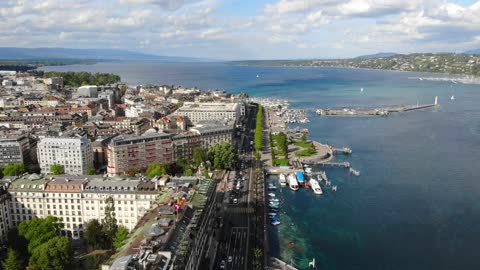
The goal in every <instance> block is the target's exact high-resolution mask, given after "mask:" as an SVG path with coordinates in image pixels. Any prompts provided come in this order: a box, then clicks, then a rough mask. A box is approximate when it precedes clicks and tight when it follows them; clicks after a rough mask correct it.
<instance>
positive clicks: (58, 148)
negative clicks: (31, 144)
mask: <svg viewBox="0 0 480 270" xmlns="http://www.w3.org/2000/svg"><path fill="white" fill-rule="evenodd" d="M37 149H38V154H37V157H38V163H39V165H40V169H41V170H42V173H50V168H51V166H52V165H54V164H60V165H63V166H64V167H65V173H66V174H72V175H84V174H86V173H87V171H88V169H90V168H93V151H92V145H91V143H90V140H89V139H87V138H85V137H56V138H43V139H41V140H40V142H39V143H38V145H37Z"/></svg>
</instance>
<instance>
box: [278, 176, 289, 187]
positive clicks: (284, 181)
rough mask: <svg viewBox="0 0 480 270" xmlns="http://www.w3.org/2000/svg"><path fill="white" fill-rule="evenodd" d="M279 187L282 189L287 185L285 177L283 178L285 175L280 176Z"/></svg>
mask: <svg viewBox="0 0 480 270" xmlns="http://www.w3.org/2000/svg"><path fill="white" fill-rule="evenodd" d="M279 181H280V186H282V187H284V186H286V185H287V177H285V174H283V173H282V174H280V179H279Z"/></svg>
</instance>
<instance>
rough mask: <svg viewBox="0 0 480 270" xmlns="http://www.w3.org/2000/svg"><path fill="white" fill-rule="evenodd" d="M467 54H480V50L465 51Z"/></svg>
mask: <svg viewBox="0 0 480 270" xmlns="http://www.w3.org/2000/svg"><path fill="white" fill-rule="evenodd" d="M465 53H467V54H480V49H476V50H469V51H466V52H465Z"/></svg>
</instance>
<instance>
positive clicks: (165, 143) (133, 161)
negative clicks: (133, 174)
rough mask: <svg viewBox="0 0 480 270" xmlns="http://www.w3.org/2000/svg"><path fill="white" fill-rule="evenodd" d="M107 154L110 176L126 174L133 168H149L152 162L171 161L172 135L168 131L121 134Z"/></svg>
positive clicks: (113, 141) (114, 139)
mask: <svg viewBox="0 0 480 270" xmlns="http://www.w3.org/2000/svg"><path fill="white" fill-rule="evenodd" d="M107 156H108V166H107V173H108V175H110V176H114V175H120V174H124V173H125V172H128V171H130V170H132V169H142V168H147V167H148V165H149V164H150V163H152V162H155V163H163V162H167V163H171V162H173V143H172V135H170V134H166V133H148V134H145V135H142V136H135V135H120V136H118V137H115V138H113V139H112V141H111V142H110V143H109V145H108V149H107Z"/></svg>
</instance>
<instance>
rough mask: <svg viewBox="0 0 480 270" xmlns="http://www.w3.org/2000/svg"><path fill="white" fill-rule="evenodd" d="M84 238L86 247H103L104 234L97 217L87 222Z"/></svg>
mask: <svg viewBox="0 0 480 270" xmlns="http://www.w3.org/2000/svg"><path fill="white" fill-rule="evenodd" d="M84 239H85V242H86V244H87V246H88V247H90V248H91V249H97V248H105V247H106V246H107V245H106V244H105V240H106V236H105V234H104V232H103V227H102V224H100V222H98V220H97V219H92V220H90V221H89V222H88V223H87V226H86V227H85V231H84Z"/></svg>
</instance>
